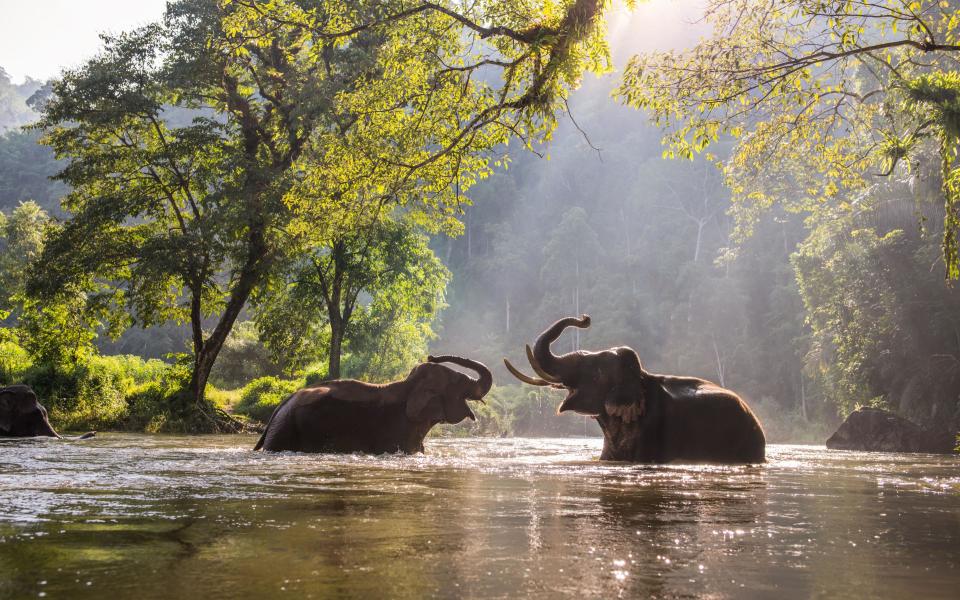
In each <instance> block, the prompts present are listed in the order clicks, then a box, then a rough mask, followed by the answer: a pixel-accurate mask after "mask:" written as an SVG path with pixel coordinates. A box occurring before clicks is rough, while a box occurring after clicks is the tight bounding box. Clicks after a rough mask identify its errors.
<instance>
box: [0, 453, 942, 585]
mask: <svg viewBox="0 0 960 600" xmlns="http://www.w3.org/2000/svg"><path fill="white" fill-rule="evenodd" d="M431 442H432V444H431V446H430V448H429V449H428V453H427V454H426V455H423V456H412V457H408V456H384V457H367V456H324V455H313V456H311V455H298V454H279V455H277V454H274V455H267V454H260V453H257V454H254V453H252V452H250V451H249V447H250V446H252V439H247V438H246V437H207V438H176V437H148V436H133V435H105V436H103V437H102V438H101V439H98V440H97V441H96V442H94V443H90V444H72V445H67V444H56V443H49V442H34V441H28V442H12V443H11V442H2V443H0V469H2V471H0V473H2V475H0V597H10V598H21V597H38V596H40V595H41V594H44V595H45V597H49V598H88V597H89V598H93V597H97V598H102V597H103V596H104V594H105V593H109V595H110V596H111V597H113V598H127V597H138V598H160V597H165V598H167V597H173V598H195V597H224V598H227V597H229V598H237V597H250V598H252V597H276V596H278V595H280V594H283V593H284V592H289V593H290V594H291V595H293V596H297V597H314V598H327V597H339V596H343V597H345V596H351V597H384V596H390V597H401V598H422V597H458V596H465V597H477V598H481V597H482V598H490V597H494V598H496V597H500V598H516V597H521V596H540V597H542V596H544V595H547V594H550V595H551V596H562V597H583V596H592V597H604V598H613V597H636V596H643V597H646V596H657V597H695V596H704V595H709V596H713V597H720V598H722V597H730V598H734V597H745V596H765V597H770V596H776V597H798V598H803V597H809V596H817V595H831V596H836V597H863V596H871V597H902V596H904V595H907V594H910V595H917V594H919V595H922V596H945V597H949V596H950V594H952V593H953V592H955V590H956V589H957V586H958V585H960V542H958V540H960V501H958V499H960V461H958V460H957V459H956V458H951V457H930V456H919V455H918V456H912V457H903V456H896V455H883V454H858V453H828V452H827V451H826V450H824V449H822V448H814V447H802V446H793V447H790V446H780V447H776V446H775V447H772V448H771V449H770V461H769V462H768V463H767V464H766V465H762V466H747V467H644V466H636V465H620V464H615V465H611V464H601V463H598V462H596V461H595V460H594V459H595V457H596V456H597V455H598V454H599V441H598V440H543V439H514V440H488V439H451V440H431Z"/></svg>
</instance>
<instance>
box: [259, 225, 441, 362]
mask: <svg viewBox="0 0 960 600" xmlns="http://www.w3.org/2000/svg"><path fill="white" fill-rule="evenodd" d="M448 278H449V272H448V271H447V269H446V268H445V267H444V266H443V264H442V263H441V262H440V260H439V259H438V258H437V257H436V256H435V255H434V254H433V252H432V251H431V250H430V247H429V246H428V239H427V237H426V236H424V235H423V234H421V233H419V232H417V231H416V230H415V229H414V228H413V227H411V226H410V225H408V224H403V223H398V222H395V221H393V220H390V219H383V220H381V221H379V222H378V223H376V224H375V225H373V226H372V227H369V228H364V229H361V230H359V231H350V232H346V233H345V234H341V235H337V236H336V237H334V238H333V239H331V240H330V241H329V242H328V243H327V244H326V245H323V246H318V247H315V248H311V249H310V250H309V251H307V252H304V253H302V254H300V253H298V254H297V255H295V256H293V257H292V259H291V260H290V261H289V263H288V264H286V265H283V267H282V268H280V269H277V274H276V278H275V280H273V281H271V282H270V285H267V286H264V288H263V291H262V292H261V293H259V294H257V297H256V298H255V313H256V319H257V323H258V326H259V329H260V332H261V336H262V338H263V339H264V340H265V341H266V342H267V344H268V346H269V347H270V348H271V349H272V350H273V352H274V354H275V355H276V356H277V358H279V359H282V360H283V361H284V362H286V363H288V365H290V366H291V367H293V369H297V368H301V367H303V366H305V365H306V364H309V363H310V362H312V361H314V360H317V359H318V358H321V357H322V356H324V355H326V358H327V372H326V377H327V378H329V379H337V378H339V377H340V376H341V357H342V354H343V352H344V351H347V352H350V353H352V354H355V355H358V356H362V355H366V354H375V353H377V351H378V350H381V348H380V344H381V342H383V339H381V338H384V337H386V336H388V335H389V334H390V332H391V331H396V330H398V329H403V328H406V329H407V330H408V335H407V336H406V337H405V339H404V342H405V344H406V345H408V346H411V347H413V348H419V349H424V350H425V346H426V341H427V339H428V338H429V337H430V335H431V331H430V324H431V322H432V321H433V319H434V318H435V317H436V314H437V312H438V311H439V309H440V308H441V307H442V306H443V292H444V289H445V287H446V284H447V280H448ZM320 340H323V341H324V342H325V343H322V344H321V343H318V341H320ZM403 354H405V355H406V354H409V352H404V353H403ZM365 362H369V360H367V361H365ZM399 366H400V367H401V368H403V367H409V365H406V364H403V361H400V365H399ZM394 374H395V373H388V375H394Z"/></svg>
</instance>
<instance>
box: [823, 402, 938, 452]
mask: <svg viewBox="0 0 960 600" xmlns="http://www.w3.org/2000/svg"><path fill="white" fill-rule="evenodd" d="M954 446H956V439H955V436H954V434H951V433H949V432H945V431H931V430H928V429H923V428H922V427H920V426H919V425H917V424H916V423H912V422H910V421H908V420H906V419H904V418H902V417H898V416H897V415H895V414H893V413H892V412H889V411H886V410H880V409H878V408H861V409H859V410H857V411H854V412H853V413H851V414H850V416H849V417H847V420H846V421H844V422H843V424H841V425H840V427H839V428H838V429H837V431H836V432H834V434H833V435H831V436H830V439H828V440H827V448H830V449H831V450H862V451H867V452H930V453H935V454H952V453H953V451H954V450H953V448H954Z"/></svg>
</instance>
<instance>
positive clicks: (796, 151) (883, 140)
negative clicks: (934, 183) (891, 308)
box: [618, 0, 960, 278]
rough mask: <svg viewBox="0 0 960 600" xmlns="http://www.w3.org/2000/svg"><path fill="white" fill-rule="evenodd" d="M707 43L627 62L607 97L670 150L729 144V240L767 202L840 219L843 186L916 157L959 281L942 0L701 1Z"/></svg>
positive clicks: (951, 69) (898, 168)
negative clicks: (833, 213)
mask: <svg viewBox="0 0 960 600" xmlns="http://www.w3.org/2000/svg"><path fill="white" fill-rule="evenodd" d="M706 15H707V19H708V20H709V22H710V23H711V24H712V25H713V28H714V31H713V36H712V37H710V38H709V39H705V40H703V41H701V42H700V43H699V44H698V45H696V46H695V47H694V48H692V49H689V50H685V51H682V52H661V53H653V54H649V55H645V56H637V57H634V58H633V59H632V60H631V61H630V63H629V65H628V66H627V68H626V69H625V72H624V77H623V81H622V85H621V87H620V88H619V90H618V96H619V98H621V99H622V100H623V101H624V102H626V103H627V104H630V105H632V106H635V107H638V108H643V109H646V110H648V111H650V113H651V117H652V119H653V120H654V122H656V123H657V124H658V125H661V126H664V127H669V128H670V129H671V130H670V132H669V133H668V134H667V137H666V140H667V142H668V143H669V144H670V149H669V150H668V151H667V153H668V154H671V155H679V156H684V157H688V158H689V157H692V156H693V155H694V154H695V153H697V152H701V151H704V150H705V149H706V148H707V147H708V146H709V145H710V144H712V143H714V142H716V141H717V140H718V139H719V138H720V137H721V136H722V135H730V136H733V137H735V138H738V140H739V143H738V145H737V147H736V150H735V153H734V155H733V157H732V159H731V160H730V161H729V162H727V164H726V165H725V170H726V175H727V180H728V182H729V184H730V185H731V188H732V190H733V192H734V201H735V202H736V203H737V206H736V213H737V216H738V218H739V222H740V231H739V232H738V234H737V237H739V238H740V239H742V237H743V236H744V235H746V234H748V233H749V232H750V229H751V227H752V225H753V223H755V222H756V218H757V215H758V211H760V210H764V209H766V208H768V207H769V206H770V205H771V204H772V203H774V202H781V203H783V204H784V205H786V206H788V207H790V208H792V209H794V210H805V211H815V210H816V209H817V208H818V207H820V206H822V204H823V203H824V201H829V203H831V204H832V205H833V206H835V207H840V208H841V209H843V210H846V211H848V212H849V211H852V210H856V208H855V207H853V206H851V204H850V202H849V200H848V198H849V196H848V195H847V194H844V193H843V192H844V191H851V190H854V191H856V190H863V189H864V188H866V187H868V186H870V185H872V184H873V183H874V182H875V181H876V178H875V177H874V176H875V175H876V174H880V175H891V174H902V173H905V172H906V171H908V170H909V169H910V168H911V166H912V165H911V164H910V163H911V161H912V160H915V159H916V158H917V157H918V156H920V155H922V153H923V152H924V149H925V148H927V147H929V146H931V145H933V146H935V147H936V149H937V151H938V153H939V155H940V158H941V161H942V166H943V188H942V191H943V194H944V202H945V207H946V212H945V216H944V223H945V227H944V233H943V235H944V238H943V253H944V257H945V259H946V267H947V268H946V271H947V276H948V277H949V278H956V277H958V276H960V258H958V238H957V235H958V230H960V171H958V165H957V163H956V154H957V150H958V147H960V129H958V128H957V125H956V124H957V123H958V121H957V118H958V116H960V77H958V75H957V74H956V72H955V71H956V68H957V66H958V57H960V16H958V11H957V5H956V2H954V1H952V0H923V1H917V2H913V1H905V0H843V1H839V2H822V1H820V0H789V1H787V2H777V1H773V0H763V1H760V2H757V1H755V0H711V1H710V2H709V3H708V5H707V9H706Z"/></svg>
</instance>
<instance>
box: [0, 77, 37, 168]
mask: <svg viewBox="0 0 960 600" xmlns="http://www.w3.org/2000/svg"><path fill="white" fill-rule="evenodd" d="M40 87H41V84H40V82H39V81H37V80H35V79H31V78H29V77H27V79H26V81H24V82H23V83H20V84H15V83H13V81H12V80H11V79H10V74H9V73H7V72H6V71H5V70H4V69H3V67H0V131H3V132H6V131H9V130H12V129H15V128H17V127H20V126H21V125H25V124H27V123H29V122H30V121H33V120H34V119H36V116H37V115H36V113H35V112H34V111H33V108H32V107H31V103H30V98H31V96H32V95H33V94H34V92H36V91H37V90H38V89H39V88H40ZM5 130H6V131H5ZM0 160H2V159H0Z"/></svg>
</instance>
